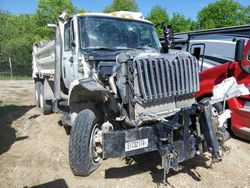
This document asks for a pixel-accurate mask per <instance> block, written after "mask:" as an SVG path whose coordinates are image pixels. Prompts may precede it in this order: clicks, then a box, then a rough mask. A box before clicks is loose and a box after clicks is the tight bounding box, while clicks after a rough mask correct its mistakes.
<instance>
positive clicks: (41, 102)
mask: <svg viewBox="0 0 250 188" xmlns="http://www.w3.org/2000/svg"><path fill="white" fill-rule="evenodd" d="M40 106H41V108H43V95H42V94H40Z"/></svg>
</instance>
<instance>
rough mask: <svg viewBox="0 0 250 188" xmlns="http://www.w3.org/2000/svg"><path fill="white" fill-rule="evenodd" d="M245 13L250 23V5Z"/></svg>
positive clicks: (247, 22) (247, 21)
mask: <svg viewBox="0 0 250 188" xmlns="http://www.w3.org/2000/svg"><path fill="white" fill-rule="evenodd" d="M244 15H245V18H246V21H245V22H246V24H250V6H248V7H246V8H245V10H244Z"/></svg>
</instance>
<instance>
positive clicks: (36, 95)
mask: <svg viewBox="0 0 250 188" xmlns="http://www.w3.org/2000/svg"><path fill="white" fill-rule="evenodd" d="M35 100H36V102H37V103H38V91H37V88H36V91H35Z"/></svg>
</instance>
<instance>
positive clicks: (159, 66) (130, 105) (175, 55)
mask: <svg viewBox="0 0 250 188" xmlns="http://www.w3.org/2000/svg"><path fill="white" fill-rule="evenodd" d="M107 67H112V68H107ZM99 70H100V71H99V74H100V75H101V77H102V78H105V75H108V76H107V78H106V81H107V83H108V84H109V86H110V90H111V91H112V95H111V96H110V97H109V102H110V105H109V112H113V113H112V115H113V120H111V119H110V118H109V119H107V121H106V122H105V123H104V124H103V126H102V134H101V135H102V138H101V139H99V140H100V142H101V145H102V156H103V158H110V157H128V156H133V155H138V154H142V153H146V152H150V151H156V150H159V153H160V154H161V157H162V165H163V168H164V174H165V175H164V178H165V177H166V174H167V173H168V172H169V169H174V170H179V169H181V166H180V165H179V163H180V162H183V161H185V160H188V159H190V158H193V157H194V156H195V155H196V154H201V153H204V152H206V151H209V152H211V154H212V159H213V160H214V161H220V160H221V157H222V151H223V149H225V145H224V142H225V141H226V140H227V139H228V138H229V136H228V133H227V131H226V129H225V128H224V127H223V126H220V123H218V122H219V121H220V119H219V116H218V114H213V113H212V111H211V109H212V106H211V103H210V102H207V103H204V104H197V103H196V102H195V98H194V93H195V92H196V91H198V90H199V78H198V62H197V60H196V59H195V58H194V57H193V56H191V55H190V54H188V53H185V52H181V53H180V52H177V51H172V52H171V51H170V52H169V53H168V54H157V53H155V54H152V53H151V54H150V53H135V52H133V53H122V54H120V55H118V56H117V58H116V63H109V64H105V63H103V64H102V63H101V64H99ZM104 70H105V71H104ZM107 72H110V73H109V74H107ZM111 104H112V105H111ZM108 116H109V117H110V116H111V115H108ZM110 122H113V123H112V124H111V123H110ZM119 125H122V126H121V127H122V128H118V127H119Z"/></svg>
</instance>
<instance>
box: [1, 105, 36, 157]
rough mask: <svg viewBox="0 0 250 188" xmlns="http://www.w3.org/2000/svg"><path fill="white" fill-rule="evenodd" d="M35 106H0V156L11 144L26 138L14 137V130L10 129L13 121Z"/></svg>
mask: <svg viewBox="0 0 250 188" xmlns="http://www.w3.org/2000/svg"><path fill="white" fill-rule="evenodd" d="M0 102H1V101H0ZM34 107H35V106H32V105H31V106H16V105H6V106H0V155H1V154H3V153H4V152H7V151H8V150H9V149H10V147H11V146H12V144H13V143H14V142H16V141H21V140H24V139H26V138H28V136H22V137H16V130H15V129H14V128H13V127H11V124H12V122H13V121H15V120H17V119H18V118H20V117H21V116H23V115H24V114H25V113H26V112H27V111H29V110H30V109H32V108H34Z"/></svg>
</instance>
